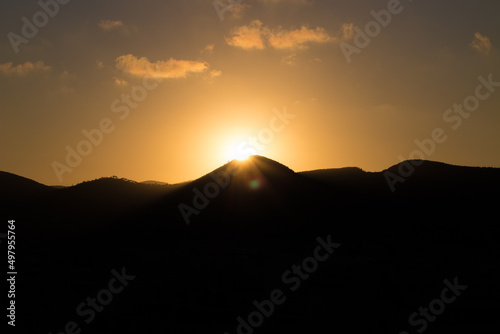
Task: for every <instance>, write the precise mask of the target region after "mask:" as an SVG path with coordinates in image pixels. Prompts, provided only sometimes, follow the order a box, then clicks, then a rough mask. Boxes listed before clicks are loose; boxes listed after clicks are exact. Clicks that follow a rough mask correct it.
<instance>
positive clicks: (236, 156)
mask: <svg viewBox="0 0 500 334" xmlns="http://www.w3.org/2000/svg"><path fill="white" fill-rule="evenodd" d="M254 154H255V150H254V149H252V148H251V147H249V146H248V145H247V143H246V142H244V141H243V142H236V143H234V144H233V145H231V146H230V147H229V149H228V150H227V154H226V155H227V159H226V160H229V161H232V160H238V161H245V160H247V159H248V158H250V156H252V155H254Z"/></svg>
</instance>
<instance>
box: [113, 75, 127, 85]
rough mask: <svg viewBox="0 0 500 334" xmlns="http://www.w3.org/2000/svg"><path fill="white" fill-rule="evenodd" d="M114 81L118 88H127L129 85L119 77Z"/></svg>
mask: <svg viewBox="0 0 500 334" xmlns="http://www.w3.org/2000/svg"><path fill="white" fill-rule="evenodd" d="M114 79H115V85H117V86H127V85H128V82H127V80H123V79H120V78H117V77H115V78H114Z"/></svg>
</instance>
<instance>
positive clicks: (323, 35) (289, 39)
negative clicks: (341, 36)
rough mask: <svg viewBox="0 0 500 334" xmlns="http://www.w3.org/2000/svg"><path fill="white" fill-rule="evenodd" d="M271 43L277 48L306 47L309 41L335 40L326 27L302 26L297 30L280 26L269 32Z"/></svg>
mask: <svg viewBox="0 0 500 334" xmlns="http://www.w3.org/2000/svg"><path fill="white" fill-rule="evenodd" d="M268 38H269V44H270V45H271V46H272V47H273V48H275V49H304V48H307V46H306V45H305V44H308V43H326V42H330V41H333V40H335V38H334V37H330V35H328V33H327V32H326V30H325V29H323V28H320V27H317V28H316V29H309V28H307V27H305V26H302V27H301V28H300V29H296V30H284V29H282V28H278V29H277V30H275V31H272V32H270V33H269V37H268Z"/></svg>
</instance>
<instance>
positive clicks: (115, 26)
mask: <svg viewBox="0 0 500 334" xmlns="http://www.w3.org/2000/svg"><path fill="white" fill-rule="evenodd" d="M97 26H98V27H99V28H101V29H102V30H104V31H118V32H121V33H123V34H129V33H130V30H135V29H136V27H135V26H131V27H129V26H127V25H126V24H125V23H123V21H122V20H101V21H100V22H99V23H98V24H97Z"/></svg>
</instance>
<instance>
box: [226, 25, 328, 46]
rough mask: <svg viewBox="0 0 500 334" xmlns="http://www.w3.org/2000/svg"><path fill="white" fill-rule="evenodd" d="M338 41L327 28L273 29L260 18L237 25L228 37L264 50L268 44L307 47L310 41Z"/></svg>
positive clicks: (234, 42) (235, 43)
mask: <svg viewBox="0 0 500 334" xmlns="http://www.w3.org/2000/svg"><path fill="white" fill-rule="evenodd" d="M331 41H336V38H335V37H332V36H330V35H329V34H328V33H327V32H326V30H325V29H323V28H320V27H317V28H316V29H309V28H307V27H306V26H302V27H301V28H300V29H295V30H286V29H283V28H282V27H278V28H277V29H274V30H271V29H270V28H268V27H264V26H263V25H262V22H261V21H259V20H254V21H252V22H251V23H250V24H249V25H246V26H241V27H236V28H234V29H233V30H232V31H231V33H230V37H226V42H227V44H229V45H231V46H235V47H239V48H242V49H245V50H251V49H258V50H263V49H265V48H266V44H267V45H269V46H270V47H272V48H275V49H289V50H293V49H305V48H307V45H306V44H309V43H326V42H331Z"/></svg>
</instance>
